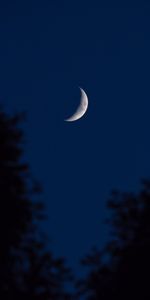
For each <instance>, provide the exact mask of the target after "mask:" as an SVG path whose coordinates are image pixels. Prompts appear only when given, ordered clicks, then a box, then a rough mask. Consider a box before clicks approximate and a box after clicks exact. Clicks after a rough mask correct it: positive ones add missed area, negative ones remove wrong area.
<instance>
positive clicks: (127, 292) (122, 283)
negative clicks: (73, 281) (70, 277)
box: [77, 180, 150, 300]
mask: <svg viewBox="0 0 150 300" xmlns="http://www.w3.org/2000/svg"><path fill="white" fill-rule="evenodd" d="M108 208H109V209H110V210H111V212H112V213H111V215H110V218H109V220H108V222H109V223H110V225H111V226H110V234H111V235H110V236H111V240H110V242H109V243H108V244H107V245H106V247H105V248H104V249H102V251H99V250H97V249H93V250H92V252H91V253H90V254H89V255H88V256H87V257H85V258H84V259H83V260H82V264H83V265H84V266H87V267H88V268H89V272H88V274H87V276H86V277H85V278H84V279H83V280H80V281H78V282H77V288H78V295H82V296H83V297H84V299H88V300H96V299H97V300H98V299H112V298H113V299H123V300H124V299H137V298H140V299H150V290H149V276H150V181H149V180H142V187H141V190H140V191H139V192H138V193H137V194H133V193H121V192H119V191H113V192H112V194H111V197H110V199H109V200H108ZM106 258H107V259H106Z"/></svg>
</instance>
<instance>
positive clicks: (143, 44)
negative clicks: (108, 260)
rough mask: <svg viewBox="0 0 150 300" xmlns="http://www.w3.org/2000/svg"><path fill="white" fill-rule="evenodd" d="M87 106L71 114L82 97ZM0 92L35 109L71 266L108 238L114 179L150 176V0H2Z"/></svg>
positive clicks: (39, 155)
mask: <svg viewBox="0 0 150 300" xmlns="http://www.w3.org/2000/svg"><path fill="white" fill-rule="evenodd" d="M79 86H81V87H82V88H83V89H84V90H85V91H86V92H87V95H88V98H89V107H88V111H87V113H86V114H85V116H84V117H83V118H82V119H80V120H79V121H77V122H73V123H67V122H64V119H65V118H66V117H68V116H70V115H71V114H72V113H73V112H74V110H75V109H76V108H77V106H78V104H79V102H80V90H79ZM0 99H1V102H2V103H5V105H6V108H7V110H10V111H12V112H15V111H22V110H27V111H28V122H27V124H26V125H25V131H26V136H27V145H26V154H25V156H26V159H27V160H28V161H29V163H30V165H31V168H32V172H33V174H34V175H35V176H36V177H37V178H38V179H39V180H40V181H41V183H42V184H43V187H44V195H43V201H44V203H45V205H46V211H47V214H48V220H47V221H46V225H45V230H46V231H47V233H48V234H49V236H50V238H52V245H53V246H52V247H53V249H54V251H55V253H56V254H59V255H64V256H66V257H67V258H68V261H69V263H70V264H71V265H74V266H76V263H77V260H78V259H79V258H80V257H82V256H83V255H84V254H86V253H87V252H88V251H89V250H90V248H91V247H92V246H93V245H94V244H96V245H103V243H104V242H105V240H106V239H107V231H106V228H105V226H104V225H102V224H101V223H102V222H103V220H104V219H105V216H106V209H105V205H106V200H107V198H108V196H109V193H110V191H111V189H112V188H120V189H124V190H130V189H136V188H137V187H138V185H139V182H140V179H141V177H148V176H149V175H150V117H149V116H150V2H149V1H144V0H142V1H135V2H133V1H132V0H130V1H127V0H126V1H118V2H117V1H111V0H110V1H100V0H97V1H95V0H93V1H88V0H76V1H73V0H72V1H70V0H66V1H65V0H59V1H58V0H51V1H48V0H41V1H39V0H36V1H35V0H30V1H27V0H25V1H19V0H16V1H15V0H14V1H12V0H10V1H8V0H5V1H4V0H1V1H0Z"/></svg>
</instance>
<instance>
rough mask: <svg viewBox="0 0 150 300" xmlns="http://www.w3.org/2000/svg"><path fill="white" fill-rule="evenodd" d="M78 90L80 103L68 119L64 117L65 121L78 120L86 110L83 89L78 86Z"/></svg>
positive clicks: (86, 105) (85, 97) (86, 100)
mask: <svg viewBox="0 0 150 300" xmlns="http://www.w3.org/2000/svg"><path fill="white" fill-rule="evenodd" d="M80 91H81V100H80V104H79V106H78V108H77V110H76V111H75V113H74V114H73V115H72V116H71V117H69V118H68V119H65V121H67V122H73V121H77V120H79V119H80V118H81V117H82V116H83V115H84V114H85V112H86V111H87V108H88V97H87V95H86V93H85V91H84V90H83V89H81V88H80Z"/></svg>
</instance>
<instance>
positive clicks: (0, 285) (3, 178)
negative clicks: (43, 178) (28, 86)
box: [0, 108, 72, 300]
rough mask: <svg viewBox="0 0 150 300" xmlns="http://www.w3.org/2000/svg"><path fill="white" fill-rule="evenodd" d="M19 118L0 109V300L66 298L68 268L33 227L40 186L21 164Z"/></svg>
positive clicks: (39, 205) (41, 213)
mask: <svg viewBox="0 0 150 300" xmlns="http://www.w3.org/2000/svg"><path fill="white" fill-rule="evenodd" d="M24 117H25V114H16V115H14V116H10V115H8V114H6V113H5V112H4V110H3V109H2V108H1V109H0V239H1V243H0V245H1V247H0V299H4V300H5V299H7V300H9V299H12V298H13V299H15V300H17V299H19V300H20V299H21V300H25V299H28V300H29V299H32V300H34V299H35V300H36V299H38V300H41V299H42V300H43V299H44V300H46V299H47V300H50V299H53V300H55V299H70V297H71V296H70V295H69V293H68V292H67V291H66V289H65V286H66V284H67V283H68V281H69V280H71V279H72V276H71V272H70V269H69V268H67V267H66V266H65V262H64V259H62V258H57V259H56V258H54V256H53V255H52V253H51V252H49V251H48V250H46V249H48V247H47V245H46V241H45V240H44V239H43V237H42V236H41V235H40V234H39V231H38V222H39V220H41V219H42V218H43V217H44V210H43V204H42V203H41V202H40V201H39V200H38V197H37V196H38V194H39V193H40V192H41V186H40V184H39V183H37V181H36V180H34V178H33V177H32V175H31V173H30V168H29V165H28V164H27V163H24V162H23V147H24V134H23V131H22V129H21V127H20V123H21V122H22V121H23V119H24ZM33 198H34V199H33Z"/></svg>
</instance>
